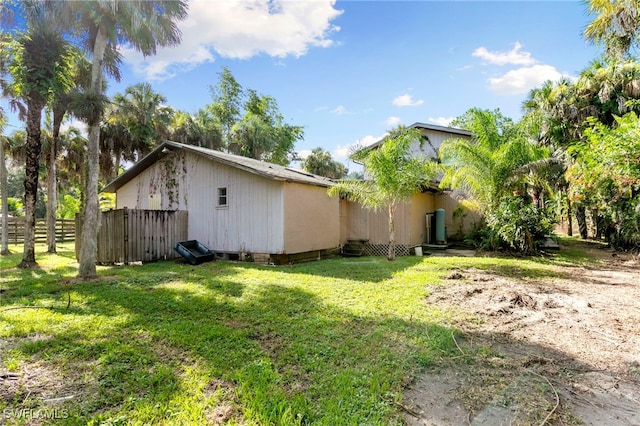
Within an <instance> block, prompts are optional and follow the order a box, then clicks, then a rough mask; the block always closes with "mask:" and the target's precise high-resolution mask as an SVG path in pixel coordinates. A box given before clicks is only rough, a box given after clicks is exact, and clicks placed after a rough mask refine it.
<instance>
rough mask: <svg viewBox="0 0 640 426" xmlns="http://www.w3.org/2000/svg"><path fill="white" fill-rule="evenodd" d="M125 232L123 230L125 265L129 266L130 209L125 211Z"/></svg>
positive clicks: (123, 216) (123, 217)
mask: <svg viewBox="0 0 640 426" xmlns="http://www.w3.org/2000/svg"><path fill="white" fill-rule="evenodd" d="M123 210H124V212H123V215H122V219H123V230H122V239H123V240H124V264H125V265H128V264H129V209H128V208H126V207H125V208H124V209H123Z"/></svg>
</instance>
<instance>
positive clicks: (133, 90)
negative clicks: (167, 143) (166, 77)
mask: <svg viewBox="0 0 640 426" xmlns="http://www.w3.org/2000/svg"><path fill="white" fill-rule="evenodd" d="M166 101H167V99H166V98H165V97H164V96H163V95H161V94H160V93H156V92H154V91H153V89H152V88H151V85H150V84H149V83H139V84H136V85H133V86H130V87H128V88H127V89H126V90H125V91H124V93H122V94H121V93H117V94H116V95H115V96H114V97H113V100H112V103H113V104H114V107H113V109H112V110H111V118H113V120H112V122H115V123H121V124H123V125H124V127H126V129H127V131H128V134H129V138H128V142H129V146H126V147H125V148H124V149H125V150H126V151H128V154H129V156H130V158H131V159H132V160H134V161H135V160H136V159H138V158H140V157H141V156H143V155H146V154H147V153H149V151H151V150H152V149H153V147H154V146H155V145H156V144H157V143H158V142H161V141H162V140H165V139H166V138H167V136H168V135H169V126H170V123H171V117H172V115H173V110H172V109H171V108H169V107H167V106H165V105H164V103H165V102H166Z"/></svg>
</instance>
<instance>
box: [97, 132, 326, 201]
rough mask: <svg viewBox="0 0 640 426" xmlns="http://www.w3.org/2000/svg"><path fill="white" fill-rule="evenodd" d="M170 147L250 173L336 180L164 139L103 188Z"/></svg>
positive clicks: (314, 181) (319, 182)
mask: <svg viewBox="0 0 640 426" xmlns="http://www.w3.org/2000/svg"><path fill="white" fill-rule="evenodd" d="M167 150H168V151H179V150H184V151H188V152H192V153H194V154H196V155H200V156H203V157H205V158H208V159H209V160H212V161H216V162H218V163H222V164H226V165H228V166H231V167H235V168H237V169H240V170H244V171H246V172H249V173H253V174H256V175H259V176H262V177H265V178H267V179H273V180H278V181H282V182H295V183H303V184H307V185H315V186H323V187H329V186H331V185H333V184H334V180H332V179H329V178H326V177H323V176H318V175H314V174H311V173H307V172H305V171H304V170H297V169H292V168H289V167H284V166H280V165H278V164H272V163H267V162H265V161H260V160H255V159H253V158H248V157H242V156H240V155H234V154H228V153H226V152H222V151H216V150H213V149H208V148H203V147H199V146H194V145H185V144H181V143H178V142H171V141H165V142H163V143H162V144H160V145H158V146H157V147H156V148H155V149H154V150H153V151H151V152H150V153H149V154H147V155H146V156H145V157H144V158H142V159H141V160H140V161H138V162H137V163H135V164H134V165H133V166H131V167H130V168H129V169H127V171H125V172H124V173H123V174H121V175H120V176H118V177H117V178H115V179H114V180H112V181H111V182H110V183H109V184H108V185H107V186H105V187H104V188H103V189H102V192H116V191H117V190H118V189H119V188H120V187H122V186H124V185H125V184H127V183H128V182H129V181H131V180H132V179H133V178H135V177H136V176H138V175H139V174H140V173H142V172H143V171H144V170H146V169H147V168H149V167H150V166H151V165H153V164H154V163H155V162H156V161H158V159H159V158H161V157H162V156H164V155H166V154H167Z"/></svg>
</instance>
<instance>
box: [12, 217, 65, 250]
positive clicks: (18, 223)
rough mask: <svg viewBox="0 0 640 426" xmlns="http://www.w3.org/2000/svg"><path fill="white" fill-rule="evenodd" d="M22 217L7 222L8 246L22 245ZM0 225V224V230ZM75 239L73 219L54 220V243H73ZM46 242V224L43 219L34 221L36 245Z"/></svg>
mask: <svg viewBox="0 0 640 426" xmlns="http://www.w3.org/2000/svg"><path fill="white" fill-rule="evenodd" d="M24 228H25V219H24V217H10V218H9V219H8V221H7V235H8V242H9V244H23V243H24ZM1 229H2V224H1V223H0V230H1ZM75 238H76V225H75V220H73V219H57V220H56V241H57V242H59V243H64V242H69V241H73V240H74V239H75ZM46 242H47V224H46V221H45V220H44V219H37V220H36V243H46Z"/></svg>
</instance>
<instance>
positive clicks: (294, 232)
mask: <svg viewBox="0 0 640 426" xmlns="http://www.w3.org/2000/svg"><path fill="white" fill-rule="evenodd" d="M283 188H284V246H285V253H288V254H291V253H303V252H308V251H313V250H325V249H333V248H336V247H338V246H339V245H340V206H339V204H340V199H339V198H338V197H329V195H327V188H324V187H319V186H311V185H303V184H298V183H285V184H284V186H283Z"/></svg>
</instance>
